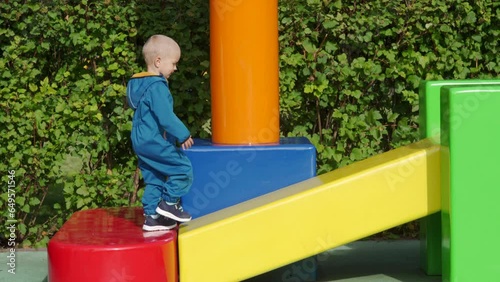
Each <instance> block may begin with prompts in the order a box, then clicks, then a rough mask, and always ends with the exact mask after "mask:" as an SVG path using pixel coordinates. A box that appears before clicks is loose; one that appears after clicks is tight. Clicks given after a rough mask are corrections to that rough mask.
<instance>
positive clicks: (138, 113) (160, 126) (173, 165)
mask: <svg viewBox="0 0 500 282" xmlns="http://www.w3.org/2000/svg"><path fill="white" fill-rule="evenodd" d="M127 101H128V104H129V106H130V107H131V108H132V109H134V111H135V112H134V118H133V121H132V133H131V139H132V146H133V149H134V152H135V153H136V154H137V156H138V158H139V167H140V169H141V172H142V177H143V178H144V182H145V183H146V189H145V190H144V195H143V196H142V204H143V207H144V213H145V214H146V215H153V214H156V211H155V210H156V207H157V206H158V203H159V202H160V200H162V199H163V200H165V201H166V202H169V203H175V202H177V201H179V199H180V197H181V196H183V195H185V194H186V193H187V192H188V191H189V188H190V187H191V184H192V182H193V170H192V166H191V162H190V161H189V159H188V158H187V157H186V155H185V154H184V152H183V151H182V149H181V148H180V147H179V146H178V144H182V143H184V141H186V140H187V139H188V138H189V137H190V133H189V130H188V129H187V128H186V126H185V125H184V124H183V123H182V121H180V119H179V118H178V117H177V116H176V115H175V113H174V109H173V99H172V94H170V90H169V88H168V82H167V80H166V79H165V78H164V77H163V76H162V75H156V74H152V73H147V72H143V73H139V74H136V75H134V76H133V77H132V78H131V79H130V81H129V82H128V85H127ZM165 132H166V133H165ZM164 133H165V134H166V138H164Z"/></svg>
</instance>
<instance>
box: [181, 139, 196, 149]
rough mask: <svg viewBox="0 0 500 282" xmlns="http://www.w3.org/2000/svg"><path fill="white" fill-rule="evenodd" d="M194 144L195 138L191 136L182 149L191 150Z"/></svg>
mask: <svg viewBox="0 0 500 282" xmlns="http://www.w3.org/2000/svg"><path fill="white" fill-rule="evenodd" d="M193 144H194V141H193V138H191V136H189V138H188V139H187V140H186V141H184V143H182V145H181V147H182V149H183V150H186V149H189V148H191V146H193Z"/></svg>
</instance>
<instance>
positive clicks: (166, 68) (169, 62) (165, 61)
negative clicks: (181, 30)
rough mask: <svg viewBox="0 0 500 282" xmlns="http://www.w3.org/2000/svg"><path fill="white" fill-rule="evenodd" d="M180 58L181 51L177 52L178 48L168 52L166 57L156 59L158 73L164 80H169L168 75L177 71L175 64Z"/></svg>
mask: <svg viewBox="0 0 500 282" xmlns="http://www.w3.org/2000/svg"><path fill="white" fill-rule="evenodd" d="M180 58H181V50H179V48H175V49H174V50H170V52H168V55H163V56H161V57H158V58H157V62H158V63H159V64H158V71H159V72H160V73H161V74H163V76H164V77H165V78H169V77H170V75H171V74H172V73H174V72H175V71H176V70H177V63H178V62H179V59H180Z"/></svg>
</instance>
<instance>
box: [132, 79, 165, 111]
mask: <svg viewBox="0 0 500 282" xmlns="http://www.w3.org/2000/svg"><path fill="white" fill-rule="evenodd" d="M157 82H163V83H165V84H167V85H168V83H167V80H166V79H165V77H163V75H161V74H160V75H158V74H154V73H150V72H141V73H137V74H134V75H133V76H132V78H131V79H130V80H129V82H128V84H127V102H128V105H129V106H130V107H131V108H132V109H134V111H135V110H136V109H137V107H138V106H139V102H140V101H141V99H142V97H143V96H144V94H145V93H146V91H147V90H148V88H149V86H151V84H153V83H157Z"/></svg>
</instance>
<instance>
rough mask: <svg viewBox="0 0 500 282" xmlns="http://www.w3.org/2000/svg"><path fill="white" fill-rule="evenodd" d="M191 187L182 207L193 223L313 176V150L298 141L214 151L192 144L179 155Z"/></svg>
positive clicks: (205, 145) (210, 146)
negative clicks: (187, 163)
mask: <svg viewBox="0 0 500 282" xmlns="http://www.w3.org/2000/svg"><path fill="white" fill-rule="evenodd" d="M185 152H186V154H187V156H188V157H189V159H190V160H191V162H192V164H193V172H194V182H193V186H192V187H191V190H190V191H189V193H188V194H187V195H185V196H184V197H182V206H183V207H184V209H185V210H186V211H187V212H189V213H190V214H191V215H192V216H193V218H197V217H200V216H203V215H206V214H209V213H212V212H215V211H218V210H220V209H223V208H226V207H229V206H232V205H235V204H238V203H241V202H243V201H246V200H249V199H252V198H255V197H257V196H260V195H263V194H266V193H269V192H272V191H275V190H277V189H280V188H283V187H286V186H289V185H291V184H294V183H297V182H300V181H303V180H306V179H309V178H311V177H314V176H316V149H315V148H314V146H313V145H312V144H311V143H310V142H309V140H308V139H307V138H304V137H293V138H282V139H281V140H280V144H279V145H273V146H218V145H214V144H212V143H211V142H210V141H207V140H202V139H196V140H195V145H194V146H193V147H191V149H189V150H186V151H185Z"/></svg>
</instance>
